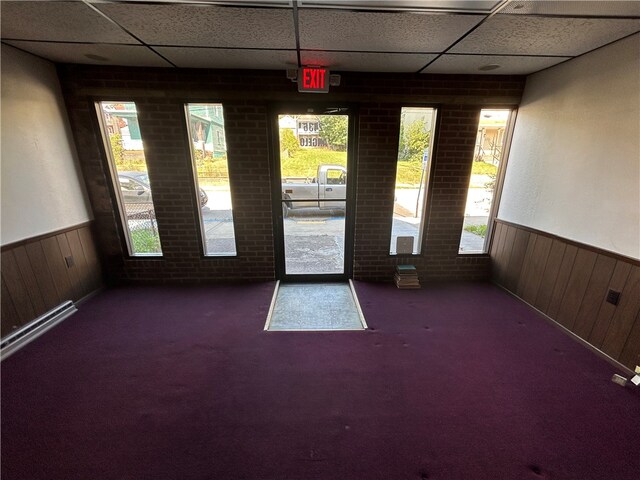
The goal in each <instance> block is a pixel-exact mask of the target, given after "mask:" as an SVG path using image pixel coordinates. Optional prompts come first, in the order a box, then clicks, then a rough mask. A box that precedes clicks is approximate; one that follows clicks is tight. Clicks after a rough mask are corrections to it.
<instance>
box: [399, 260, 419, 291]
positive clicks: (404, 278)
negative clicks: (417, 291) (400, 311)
mask: <svg viewBox="0 0 640 480" xmlns="http://www.w3.org/2000/svg"><path fill="white" fill-rule="evenodd" d="M393 278H394V280H395V282H396V287H398V288H420V280H418V272H417V270H416V267H414V266H413V265H396V274H395V275H394V277H393Z"/></svg>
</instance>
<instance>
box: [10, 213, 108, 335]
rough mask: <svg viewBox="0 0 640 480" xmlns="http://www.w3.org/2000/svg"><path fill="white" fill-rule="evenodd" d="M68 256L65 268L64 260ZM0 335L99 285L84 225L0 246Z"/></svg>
mask: <svg viewBox="0 0 640 480" xmlns="http://www.w3.org/2000/svg"><path fill="white" fill-rule="evenodd" d="M66 256H71V257H72V259H73V266H71V267H68V266H67V264H66V262H65V257H66ZM1 268H2V272H1V276H2V299H1V303H2V320H1V325H2V329H1V331H2V336H3V337H4V336H6V335H7V334H9V333H11V332H13V331H14V330H15V329H16V328H19V327H20V326H21V325H24V324H26V323H28V322H30V321H31V320H34V319H35V318H37V317H38V316H40V315H42V314H43V313H45V312H47V311H49V310H51V309H52V308H55V307H56V306H58V305H59V304H60V303H62V302H63V301H65V300H80V299H81V298H82V297H84V296H86V295H88V294H89V293H91V292H93V291H94V290H96V289H98V288H100V287H101V286H102V271H101V267H100V262H99V260H98V257H97V254H96V250H95V244H94V240H93V236H92V235H91V230H90V228H89V227H88V226H87V225H81V226H79V227H74V228H71V229H66V230H64V231H60V232H54V233H51V234H49V235H43V236H40V237H37V238H33V239H29V240H24V241H21V242H17V243H15V244H11V245H6V246H3V247H2V265H1Z"/></svg>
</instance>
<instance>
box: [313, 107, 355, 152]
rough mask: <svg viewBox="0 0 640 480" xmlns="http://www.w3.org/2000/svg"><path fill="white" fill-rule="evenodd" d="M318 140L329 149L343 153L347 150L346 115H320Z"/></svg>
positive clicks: (347, 121)
mask: <svg viewBox="0 0 640 480" xmlns="http://www.w3.org/2000/svg"><path fill="white" fill-rule="evenodd" d="M318 120H319V122H320V138H322V139H323V140H324V141H325V142H326V143H327V145H328V146H329V148H331V149H332V150H338V151H341V152H344V151H345V150H346V149H347V130H348V125H349V119H348V117H347V116H346V115H321V116H319V117H318Z"/></svg>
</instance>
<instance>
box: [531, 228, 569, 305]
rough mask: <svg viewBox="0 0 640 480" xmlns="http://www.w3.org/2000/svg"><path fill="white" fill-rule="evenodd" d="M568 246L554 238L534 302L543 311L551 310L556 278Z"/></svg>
mask: <svg viewBox="0 0 640 480" xmlns="http://www.w3.org/2000/svg"><path fill="white" fill-rule="evenodd" d="M566 248H567V246H566V245H565V244H564V243H563V242H561V241H559V240H553V241H552V242H551V250H550V251H549V256H548V257H547V260H546V262H545V265H544V273H543V274H542V280H541V281H540V288H539V289H538V295H536V300H535V302H534V303H533V306H534V307H536V308H537V309H538V310H540V311H541V312H544V313H547V311H548V310H549V302H551V295H553V287H555V285H556V278H558V272H559V271H560V265H561V264H562V258H563V257H564V251H565V249H566Z"/></svg>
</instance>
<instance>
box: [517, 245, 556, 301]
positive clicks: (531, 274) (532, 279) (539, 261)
mask: <svg viewBox="0 0 640 480" xmlns="http://www.w3.org/2000/svg"><path fill="white" fill-rule="evenodd" d="M536 237H537V238H536V245H535V248H534V250H533V253H532V256H531V261H530V262H531V265H530V267H529V268H530V270H529V271H528V274H527V277H526V281H525V282H524V288H523V291H522V295H521V296H522V298H523V299H524V300H525V301H526V302H528V303H530V304H533V303H534V302H535V300H536V297H537V296H538V291H539V289H540V284H541V283H542V275H543V273H544V269H545V267H546V265H547V257H549V250H551V244H552V240H551V239H550V238H549V237H544V236H542V235H537V236H536Z"/></svg>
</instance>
